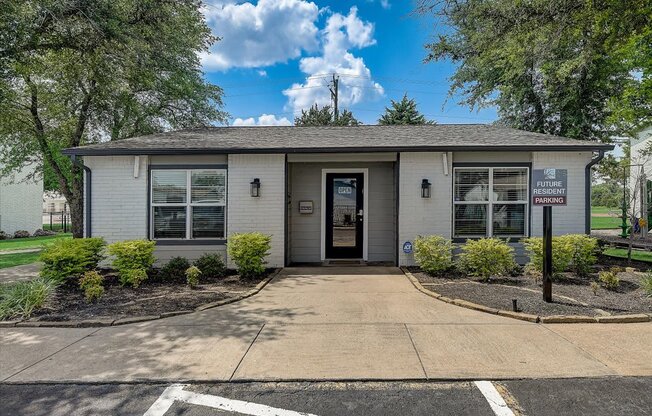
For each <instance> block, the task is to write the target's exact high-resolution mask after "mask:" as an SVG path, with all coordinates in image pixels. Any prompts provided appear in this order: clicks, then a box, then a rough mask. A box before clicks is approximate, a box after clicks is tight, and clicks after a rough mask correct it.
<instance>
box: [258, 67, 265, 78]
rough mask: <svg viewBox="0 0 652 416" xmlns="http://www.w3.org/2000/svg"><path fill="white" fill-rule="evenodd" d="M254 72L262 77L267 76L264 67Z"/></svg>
mask: <svg viewBox="0 0 652 416" xmlns="http://www.w3.org/2000/svg"><path fill="white" fill-rule="evenodd" d="M256 72H257V73H258V75H259V76H261V77H263V78H264V77H266V76H267V71H265V70H264V69H259V70H258V71H256Z"/></svg>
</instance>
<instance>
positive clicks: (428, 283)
mask: <svg viewBox="0 0 652 416" xmlns="http://www.w3.org/2000/svg"><path fill="white" fill-rule="evenodd" d="M612 265H621V266H626V265H627V262H626V260H625V262H620V261H618V259H613V260H612V259H611V258H601V259H600V263H599V265H598V266H596V268H595V273H594V274H592V275H591V276H589V277H587V278H581V277H577V276H574V275H572V274H570V273H567V274H565V275H564V278H560V279H555V281H554V282H553V285H552V293H553V302H552V303H546V302H544V301H543V299H542V296H543V295H542V288H541V282H540V280H538V281H535V279H534V278H533V277H532V276H528V275H524V274H518V275H515V276H509V277H501V278H494V279H491V280H490V281H488V282H480V281H479V280H477V279H473V278H468V277H466V276H463V275H460V274H459V273H455V272H453V273H448V274H446V275H443V276H441V277H438V276H429V275H427V274H426V273H423V272H421V271H420V270H419V269H418V268H414V269H412V270H411V272H412V274H413V275H414V276H415V277H416V278H417V279H418V280H419V282H420V283H421V284H422V285H423V286H424V287H425V288H426V289H432V290H433V291H435V292H437V293H439V294H441V295H443V296H446V297H449V298H451V299H463V300H466V301H469V302H473V303H477V304H481V305H485V306H488V307H491V308H496V309H503V310H509V311H511V310H512V299H516V300H517V304H518V311H519V312H524V313H528V314H533V315H539V316H551V315H587V316H599V315H623V314H633V313H650V312H652V298H650V297H647V295H646V294H645V291H644V290H643V288H642V287H641V278H642V274H641V273H640V272H634V273H630V272H623V273H619V274H618V277H619V278H620V287H619V288H618V289H616V290H607V289H605V288H603V287H600V289H598V292H597V295H595V294H594V293H593V290H592V289H591V282H593V281H597V272H598V271H599V270H603V269H608V268H609V267H611V266H612ZM629 266H630V267H634V268H636V269H637V270H643V271H645V270H649V269H651V268H652V267H651V265H649V264H647V263H643V262H632V263H631V264H630V265H629Z"/></svg>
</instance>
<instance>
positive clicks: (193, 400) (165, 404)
mask: <svg viewBox="0 0 652 416" xmlns="http://www.w3.org/2000/svg"><path fill="white" fill-rule="evenodd" d="M184 387H185V385H183V384H173V385H171V386H170V387H168V388H166V389H165V390H164V391H163V393H162V394H161V395H160V396H159V398H158V399H156V401H155V402H154V403H153V404H152V405H151V406H150V408H149V409H147V412H145V414H144V415H143V416H163V415H165V413H166V412H167V411H168V410H170V407H172V405H173V404H174V402H176V401H178V402H182V403H188V404H194V405H198V406H206V407H211V408H213V409H219V410H224V411H227V412H233V413H239V414H243V415H249V416H315V415H312V414H310V413H300V412H295V411H292V410H285V409H279V408H276V407H271V406H265V405H263V404H257V403H251V402H245V401H242V400H233V399H227V398H226V397H220V396H213V395H210V394H201V393H194V392H190V391H186V390H184V389H183V388H184Z"/></svg>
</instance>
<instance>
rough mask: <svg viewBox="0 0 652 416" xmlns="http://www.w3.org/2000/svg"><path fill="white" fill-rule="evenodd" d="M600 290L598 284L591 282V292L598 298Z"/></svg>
mask: <svg viewBox="0 0 652 416" xmlns="http://www.w3.org/2000/svg"><path fill="white" fill-rule="evenodd" d="M598 289H600V285H599V284H598V282H591V290H592V291H593V295H594V296H598Z"/></svg>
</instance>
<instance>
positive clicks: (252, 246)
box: [227, 233, 272, 277]
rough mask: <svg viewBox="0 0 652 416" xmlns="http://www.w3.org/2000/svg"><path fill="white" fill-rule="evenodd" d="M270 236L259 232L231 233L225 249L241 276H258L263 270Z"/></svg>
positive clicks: (269, 245) (269, 244) (270, 239)
mask: <svg viewBox="0 0 652 416" xmlns="http://www.w3.org/2000/svg"><path fill="white" fill-rule="evenodd" d="M271 241H272V237H271V236H269V235H264V234H261V233H243V234H233V235H231V236H230V237H229V241H228V243H227V250H228V253H229V256H231V259H233V262H234V263H235V264H236V266H237V268H238V273H240V276H242V277H254V276H259V275H261V274H262V273H263V272H264V271H265V263H266V261H265V257H267V256H268V255H269V250H270V248H271Z"/></svg>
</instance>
